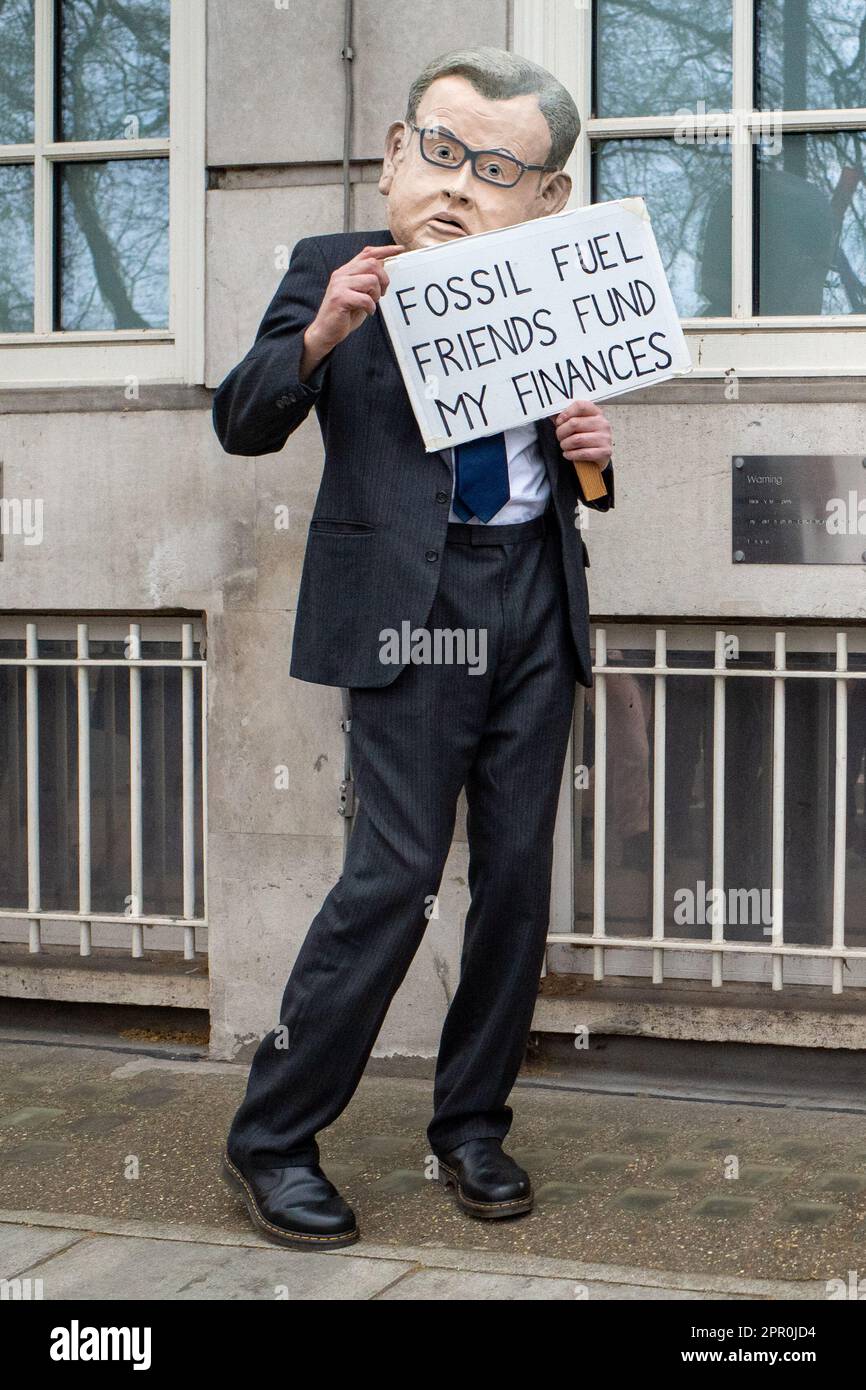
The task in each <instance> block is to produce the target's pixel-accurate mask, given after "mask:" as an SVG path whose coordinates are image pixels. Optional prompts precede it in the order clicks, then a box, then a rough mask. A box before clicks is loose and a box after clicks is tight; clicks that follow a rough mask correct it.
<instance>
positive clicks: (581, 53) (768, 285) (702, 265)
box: [514, 0, 866, 376]
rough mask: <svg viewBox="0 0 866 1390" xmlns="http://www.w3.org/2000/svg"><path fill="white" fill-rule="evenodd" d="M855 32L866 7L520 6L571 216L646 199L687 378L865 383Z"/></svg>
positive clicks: (674, 0) (862, 54) (551, 2)
mask: <svg viewBox="0 0 866 1390" xmlns="http://www.w3.org/2000/svg"><path fill="white" fill-rule="evenodd" d="M864 34H866V0H832V3H831V0H706V3H705V4H703V5H700V6H696V5H695V4H694V3H693V0H666V3H665V4H664V5H658V4H656V3H654V0H594V4H593V3H590V0H577V3H574V0H568V3H566V2H565V0H562V3H560V2H559V0H543V2H542V3H541V4H539V5H537V6H531V5H529V4H526V3H524V2H523V0H518V4H517V7H516V12H515V38H514V47H515V48H516V49H518V50H519V51H522V52H525V53H527V54H528V56H531V57H534V58H536V59H537V60H538V61H540V62H544V63H545V64H546V66H548V67H550V68H551V69H552V70H553V71H554V72H556V73H557V75H558V76H559V77H560V79H561V80H562V81H564V82H565V83H566V85H567V86H568V87H569V89H570V90H571V91H572V92H573V93H574V95H575V98H576V100H577V103H578V107H579V109H580V111H581V117H582V120H583V131H582V133H581V139H580V142H579V146H578V150H577V152H576V155H575V158H574V161H573V166H572V168H571V172H572V174H573V177H574V179H575V185H576V189H575V200H574V201H575V205H579V204H581V203H586V202H591V201H598V202H600V201H605V200H607V199H613V198H621V197H626V196H631V195H635V194H639V195H641V196H643V197H644V198H645V199H646V202H647V206H648V209H649V212H650V216H651V218H652V222H653V227H654V230H655V234H656V238H657V240H658V243H659V249H660V251H661V254H662V259H663V261H664V265H665V269H666V272H667V275H668V278H669V280H670V284H671V288H672V291H673V294H674V299H675V301H676V303H677V306H678V308H679V312H680V315H681V317H682V319H683V324H684V327H685V329H686V332H687V335H688V336H689V339H690V342H691V346H692V357H693V363H694V365H695V371H694V375H697V376H718V375H722V374H724V373H727V372H730V371H731V370H734V371H737V372H740V373H742V374H751V375H757V374H771V375H785V374H788V375H807V376H808V375H825V374H834V375H839V374H852V375H853V374H860V373H863V372H864V371H866V347H864V343H866V333H864V331H863V330H864V326H866V105H864V103H866V49H864ZM794 330H796V331H794Z"/></svg>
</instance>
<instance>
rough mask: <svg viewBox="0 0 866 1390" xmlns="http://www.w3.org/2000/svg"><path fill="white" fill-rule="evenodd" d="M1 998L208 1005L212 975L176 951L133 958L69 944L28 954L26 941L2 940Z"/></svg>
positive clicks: (177, 1006)
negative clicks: (88, 953) (88, 951)
mask: <svg viewBox="0 0 866 1390" xmlns="http://www.w3.org/2000/svg"><path fill="white" fill-rule="evenodd" d="M0 997H4V998H7V999H45V1000H56V1001H64V1002H73V1003H76V1004H90V1003H93V1004H144V1005H151V1006H153V1005H156V1006H159V1007H163V1008H173V1009H205V1010H207V1009H208V1007H209V1004H210V980H209V977H208V966H207V959H206V957H204V956H199V957H197V958H196V960H195V961H188V960H184V958H183V955H182V953H181V952H179V951H148V952H146V953H145V955H144V956H142V957H141V959H140V960H133V959H132V957H131V956H130V955H129V954H128V953H127V952H125V951H121V950H119V949H118V948H116V947H102V948H100V949H99V951H98V952H95V953H94V954H93V955H92V956H81V955H79V954H78V952H77V950H76V949H75V948H74V947H72V946H57V945H52V946H46V947H45V948H44V949H43V950H42V951H41V952H40V953H38V954H35V955H31V953H30V952H29V951H28V949H27V946H26V945H25V944H24V943H18V942H3V943H2V944H0Z"/></svg>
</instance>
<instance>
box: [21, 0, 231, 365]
mask: <svg viewBox="0 0 866 1390" xmlns="http://www.w3.org/2000/svg"><path fill="white" fill-rule="evenodd" d="M203 10H204V6H203V3H202V0H183V3H179V0H6V3H5V4H4V5H3V6H2V8H0V218H2V223H3V227H4V232H5V238H4V239H5V244H6V254H5V255H4V257H3V258H2V262H0V378H2V381H3V384H4V385H10V384H11V385H28V386H29V385H40V384H59V385H67V384H75V383H79V382H80V383H84V384H88V385H89V384H93V383H95V382H96V383H98V382H118V381H124V380H125V379H126V378H129V377H132V378H135V379H137V380H141V381H154V380H158V381H167V380H169V381H171V380H173V381H190V382H192V381H200V380H202V379H203V377H202V371H201V366H200V359H201V325H200V320H201V318H202V312H201V293H200V286H201V280H202V273H201V264H200V262H201V257H202V225H203V199H204V178H205V172H204V151H203V137H202V127H203V111H202V108H203V64H204V14H203Z"/></svg>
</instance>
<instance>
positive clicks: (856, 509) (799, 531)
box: [731, 454, 866, 565]
mask: <svg viewBox="0 0 866 1390" xmlns="http://www.w3.org/2000/svg"><path fill="white" fill-rule="evenodd" d="M731 493H732V502H733V518H732V519H733V525H732V541H733V544H732V559H733V561H734V563H735V564H746V565H862V564H863V563H864V561H866V458H864V456H863V455H861V454H738V455H735V457H734V459H733V466H732V477H731Z"/></svg>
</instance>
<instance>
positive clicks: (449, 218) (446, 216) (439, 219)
mask: <svg viewBox="0 0 866 1390" xmlns="http://www.w3.org/2000/svg"><path fill="white" fill-rule="evenodd" d="M430 221H431V222H435V223H437V224H438V225H439V226H444V227H451V228H453V230H454V231H455V232H462V233H463V235H464V236H468V235H469V228H468V227H467V226H466V223H465V222H461V220H460V218H459V217H454V216H453V215H452V214H451V213H450V212H436V213H434V214H433V216H432V217H431V218H430Z"/></svg>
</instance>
